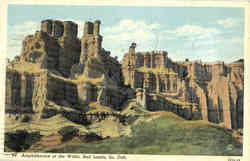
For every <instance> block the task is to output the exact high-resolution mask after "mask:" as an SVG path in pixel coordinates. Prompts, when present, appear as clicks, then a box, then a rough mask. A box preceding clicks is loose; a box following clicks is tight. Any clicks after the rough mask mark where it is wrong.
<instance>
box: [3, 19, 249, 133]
mask: <svg viewBox="0 0 250 161" xmlns="http://www.w3.org/2000/svg"><path fill="white" fill-rule="evenodd" d="M100 25H101V22H100V21H95V22H86V23H85V25H84V32H83V36H82V38H81V39H79V38H77V31H78V26H77V24H75V23H74V22H71V21H58V20H45V21H42V22H41V29H40V31H37V32H36V33H35V34H34V35H29V36H27V37H26V38H25V39H24V41H23V49H22V52H21V55H20V56H17V57H16V58H15V59H14V60H13V61H11V62H9V63H8V64H7V74H6V110H7V111H12V110H15V111H21V112H35V113H38V114H39V117H42V112H43V111H45V110H46V108H48V102H53V103H55V104H57V105H60V106H66V107H69V108H71V109H74V110H78V111H80V112H87V111H88V110H89V108H90V107H89V105H90V104H91V103H93V102H95V103H96V104H99V105H101V106H105V107H109V108H111V109H112V110H116V111H121V110H122V109H123V108H124V103H125V102H129V101H130V100H131V99H135V102H136V104H137V105H138V106H141V107H142V108H144V109H146V110H150V111H158V110H167V111H172V112H174V113H176V114H178V115H180V116H182V117H184V118H186V119H189V120H191V119H192V120H200V119H202V120H207V121H210V122H214V123H219V124H222V125H223V126H225V127H226V128H232V129H236V128H243V93H244V64H243V62H242V61H237V62H233V63H231V64H225V63H223V62H217V63H214V64H206V63H202V62H189V61H185V62H174V61H172V60H171V59H170V58H169V57H168V53H167V52H166V51H152V52H135V48H136V44H135V43H132V44H131V46H130V47H129V52H128V53H126V54H125V55H124V57H123V60H122V62H121V63H120V62H119V61H118V60H117V59H116V58H114V57H112V56H111V53H110V52H109V51H106V50H105V49H104V48H103V47H102V40H103V37H102V36H101V35H100ZM77 115H78V114H77ZM70 116H71V115H70ZM39 117H38V119H39ZM71 117H73V115H72V116H71ZM71 119H72V120H74V118H71Z"/></svg>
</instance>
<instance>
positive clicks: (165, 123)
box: [51, 112, 242, 155]
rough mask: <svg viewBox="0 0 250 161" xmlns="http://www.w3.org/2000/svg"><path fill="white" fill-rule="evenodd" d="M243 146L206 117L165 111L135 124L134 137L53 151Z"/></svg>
mask: <svg viewBox="0 0 250 161" xmlns="http://www.w3.org/2000/svg"><path fill="white" fill-rule="evenodd" d="M241 149H242V146H241V144H239V143H238V142H237V141H236V140H235V139H233V138H232V134H231V132H230V131H229V130H225V129H223V128H221V127H218V126H215V125H212V124H208V123H206V122H204V121H185V120H183V119H182V118H180V117H178V116H176V115H174V114H172V113H168V112H165V113H164V115H162V116H161V117H158V118H156V119H155V120H153V121H150V122H146V123H137V124H136V125H134V126H133V136H132V137H126V136H124V137H120V138H113V139H108V140H104V141H102V142H101V143H98V144H88V143H82V144H79V145H77V146H76V145H74V146H67V147H64V148H60V149H54V150H51V152H66V153H69V152H75V153H123V154H171V155H175V154H176V155H178V154H180V155H184V154H185V155H188V154H191V155H241Z"/></svg>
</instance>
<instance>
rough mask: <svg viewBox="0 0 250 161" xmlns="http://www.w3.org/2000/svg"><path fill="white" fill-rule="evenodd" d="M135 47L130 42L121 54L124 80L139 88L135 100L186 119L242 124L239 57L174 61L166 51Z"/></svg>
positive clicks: (241, 125) (224, 124)
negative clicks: (226, 61) (227, 60)
mask: <svg viewBox="0 0 250 161" xmlns="http://www.w3.org/2000/svg"><path fill="white" fill-rule="evenodd" d="M135 47H136V44H135V43H132V44H131V46H130V47H129V52H128V53H126V54H125V55H124V58H123V60H122V70H123V75H124V78H125V80H124V83H125V84H126V85H129V86H130V87H131V88H134V89H138V90H136V96H137V98H136V99H137V103H138V104H140V105H142V106H143V107H145V108H147V109H148V110H151V111H156V110H168V111H172V112H175V113H177V114H179V115H181V116H183V117H185V118H186V119H202V120H207V121H210V122H214V123H221V124H222V125H223V126H225V127H227V128H233V129H234V128H243V93H244V88H243V84H244V64H243V62H242V61H238V62H233V63H231V64H224V63H223V62H216V63H214V64H206V63H202V62H189V61H185V62H173V61H172V60H171V59H170V58H168V54H167V52H166V51H152V52H145V53H142V52H135ZM139 89H140V90H139ZM145 91H146V92H145ZM145 102H146V103H145Z"/></svg>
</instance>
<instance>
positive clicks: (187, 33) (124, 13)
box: [7, 5, 244, 63]
mask: <svg viewBox="0 0 250 161" xmlns="http://www.w3.org/2000/svg"><path fill="white" fill-rule="evenodd" d="M45 19H59V20H71V21H74V22H76V23H77V24H78V37H79V38H81V37H82V35H83V25H84V22H85V21H95V20H101V28H100V30H101V31H100V32H101V35H102V36H103V47H104V48H105V49H106V50H109V51H111V55H112V56H118V57H119V60H121V59H122V57H123V55H124V53H126V52H127V51H128V48H129V46H130V44H131V43H132V42H135V43H137V47H136V51H137V52H139V51H152V50H164V51H167V52H168V56H169V57H170V58H171V59H172V60H174V61H183V60H185V59H189V60H201V61H203V62H214V61H225V62H228V63H229V62H232V61H235V60H237V59H240V58H243V49H244V47H243V41H244V9H243V8H219V7H168V6H163V7H142V6H137V7H133V6H58V5H51V6H48V5H9V6H8V55H7V56H8V58H10V59H13V57H15V56H16V55H20V54H21V50H22V40H23V39H24V38H25V36H27V35H30V34H34V33H35V31H37V30H40V22H41V21H42V20H45Z"/></svg>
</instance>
